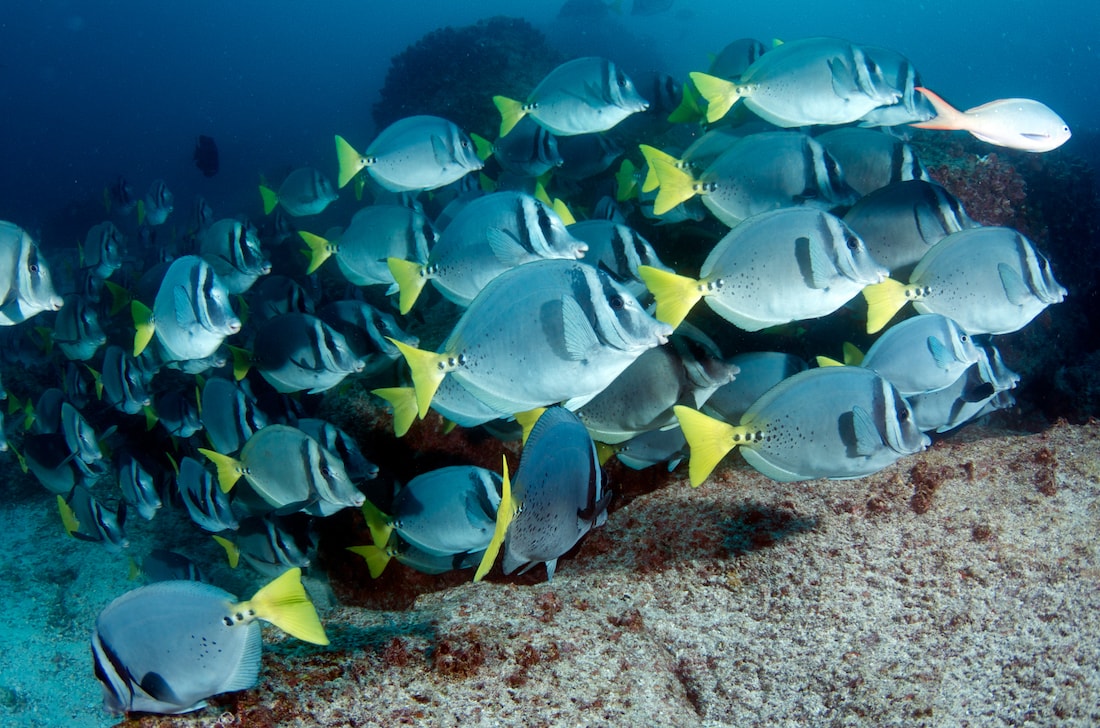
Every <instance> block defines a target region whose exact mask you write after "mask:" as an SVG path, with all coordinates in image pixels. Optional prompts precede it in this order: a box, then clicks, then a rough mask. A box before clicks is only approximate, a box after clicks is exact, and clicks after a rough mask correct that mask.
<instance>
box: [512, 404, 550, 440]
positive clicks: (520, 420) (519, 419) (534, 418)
mask: <svg viewBox="0 0 1100 728" xmlns="http://www.w3.org/2000/svg"><path fill="white" fill-rule="evenodd" d="M545 411H546V408H545V407H536V408H535V409H533V410H527V411H526V412H517V413H516V423H517V424H519V426H520V427H522V428H523V439H522V440H521V441H520V442H521V443H522V444H524V445H526V444H527V438H528V437H529V436H530V435H531V430H532V429H534V427H535V423H536V422H538V421H539V418H540V417H542V413H543V412H545Z"/></svg>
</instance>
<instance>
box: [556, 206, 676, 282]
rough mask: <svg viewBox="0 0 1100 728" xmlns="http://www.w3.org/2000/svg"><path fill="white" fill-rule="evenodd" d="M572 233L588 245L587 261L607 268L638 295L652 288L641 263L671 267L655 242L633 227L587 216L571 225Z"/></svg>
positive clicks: (660, 267) (570, 231) (570, 230)
mask: <svg viewBox="0 0 1100 728" xmlns="http://www.w3.org/2000/svg"><path fill="white" fill-rule="evenodd" d="M568 230H569V234H570V235H572V236H573V237H575V238H577V239H579V240H581V241H583V242H584V243H585V244H586V245H587V246H588V252H586V253H585V254H584V258H583V260H584V262H585V263H588V264H589V265H594V266H597V267H603V269H604V270H605V271H606V272H607V273H608V274H609V275H610V276H611V277H612V278H614V279H615V280H616V281H617V282H618V283H620V284H621V285H622V286H623V287H624V288H626V290H628V291H630V294H631V295H632V296H634V297H635V298H638V299H641V298H642V297H643V296H645V295H646V294H647V293H648V291H647V290H646V287H645V283H644V282H643V281H642V279H641V277H639V275H638V266H640V265H648V266H649V267H651V268H658V269H660V270H665V271H671V270H672V269H671V268H669V267H668V266H667V265H665V264H664V263H662V262H661V259H660V258H659V257H658V256H657V251H656V250H654V249H653V245H652V244H651V243H650V242H649V241H648V240H646V239H645V238H644V237H642V236H641V235H639V234H638V233H637V232H636V231H635V230H633V229H632V228H630V227H628V226H626V225H623V224H621V223H616V222H612V221H611V220H584V221H582V222H578V223H574V224H572V225H570V226H569V228H568Z"/></svg>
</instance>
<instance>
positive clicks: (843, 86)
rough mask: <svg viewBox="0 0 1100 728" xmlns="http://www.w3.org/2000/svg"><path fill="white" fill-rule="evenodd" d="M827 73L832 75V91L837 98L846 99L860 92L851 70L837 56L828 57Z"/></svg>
mask: <svg viewBox="0 0 1100 728" xmlns="http://www.w3.org/2000/svg"><path fill="white" fill-rule="evenodd" d="M829 73H830V75H831V76H832V83H833V93H834V94H836V95H837V97H838V98H840V99H843V100H844V101H847V100H848V98H849V97H850V96H852V95H853V94H857V93H859V92H860V91H859V86H858V85H856V83H855V79H854V78H853V77H852V73H851V71H849V70H848V67H847V66H845V65H844V64H843V63H842V62H841V61H840V59H839V58H830V59H829Z"/></svg>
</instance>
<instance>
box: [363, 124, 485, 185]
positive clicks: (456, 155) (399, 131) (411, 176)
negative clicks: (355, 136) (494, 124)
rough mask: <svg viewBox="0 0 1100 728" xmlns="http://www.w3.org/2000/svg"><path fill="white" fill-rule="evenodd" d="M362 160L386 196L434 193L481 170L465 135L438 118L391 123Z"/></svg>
mask: <svg viewBox="0 0 1100 728" xmlns="http://www.w3.org/2000/svg"><path fill="white" fill-rule="evenodd" d="M364 156H365V159H366V160H367V161H366V168H367V171H368V172H369V173H370V176H371V177H372V178H374V180H375V181H376V182H377V183H378V184H380V185H381V186H382V187H384V188H385V189H387V190H389V191H390V192H412V191H422V190H434V189H436V188H438V187H442V186H444V185H447V184H450V183H451V182H454V181H455V180H457V179H459V178H461V177H463V176H464V175H466V174H467V173H469V172H476V171H477V170H479V169H481V167H482V162H481V160H480V159H478V157H477V151H476V149H475V148H474V143H473V141H472V140H471V139H470V137H469V136H468V135H467V134H466V132H464V131H462V130H461V129H459V128H458V126H457V125H455V124H454V122H451V121H448V120H447V119H443V118H441V117H438V116H408V117H405V118H404V119H399V120H397V121H395V122H394V123H392V124H390V125H389V126H388V127H386V128H385V129H383V130H382V132H381V133H380V134H379V135H378V136H377V137H375V139H374V141H373V142H371V143H370V146H368V147H367V151H366V154H365V155H364Z"/></svg>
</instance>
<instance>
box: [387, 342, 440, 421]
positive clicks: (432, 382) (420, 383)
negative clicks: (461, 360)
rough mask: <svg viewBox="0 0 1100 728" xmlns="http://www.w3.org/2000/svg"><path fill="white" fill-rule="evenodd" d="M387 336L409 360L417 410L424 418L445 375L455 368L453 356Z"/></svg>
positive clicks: (406, 359) (407, 360)
mask: <svg viewBox="0 0 1100 728" xmlns="http://www.w3.org/2000/svg"><path fill="white" fill-rule="evenodd" d="M386 338H387V339H389V341H390V343H392V344H393V345H394V346H396V347H397V348H398V350H400V352H401V355H402V356H404V357H405V361H406V362H408V365H409V370H410V371H411V372H412V380H413V387H415V388H416V410H417V412H418V413H419V414H420V418H421V419H424V417H425V416H426V415H427V414H428V408H429V407H430V406H431V404H432V397H434V396H435V392H436V390H437V389H439V385H440V384H441V383H442V382H443V377H445V376H447V373H448V372H450V371H451V370H452V369H454V364H453V363H452V362H451V359H452V358H453V357H451V356H449V355H447V354H436V353H434V352H431V351H424V350H422V349H417V348H416V347H414V346H409V345H408V344H406V343H405V342H403V341H398V340H397V339H390V338H389V337H388V336H387V337H386Z"/></svg>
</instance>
